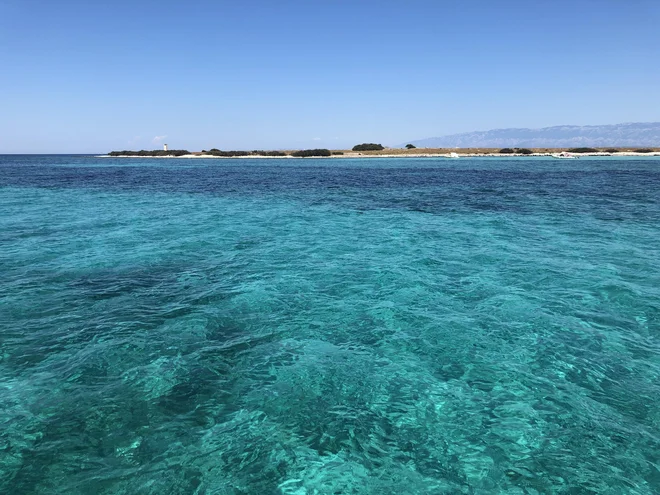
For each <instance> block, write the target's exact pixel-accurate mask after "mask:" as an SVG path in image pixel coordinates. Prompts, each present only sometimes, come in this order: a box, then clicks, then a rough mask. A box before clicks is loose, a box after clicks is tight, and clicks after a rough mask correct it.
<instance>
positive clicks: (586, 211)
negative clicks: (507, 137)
mask: <svg viewBox="0 0 660 495" xmlns="http://www.w3.org/2000/svg"><path fill="white" fill-rule="evenodd" d="M0 209H1V211H2V215H0V247H1V249H0V268H1V270H2V271H1V275H2V277H1V278H0V308H1V317H0V425H1V428H0V493H7V494H12V495H19V494H102V495H111V494H158V495H162V494H219V495H238V494H255V495H257V494H259V495H269V494H272V495H275V494H287V495H305V494H310V495H311V494H332V495H350V494H397V495H401V494H456V493H464V494H499V493H502V494H520V495H525V494H530V495H532V494H567V495H568V494H570V495H577V494H593V495H596V494H598V495H603V494H605V495H609V494H611V495H620V494H623V493H626V494H657V493H660V261H659V260H660V160H659V159H653V158H644V159H632V158H630V159H612V158H609V159H608V158H606V159H583V160H579V161H567V162H564V161H561V160H550V159H548V160H546V159H543V158H535V159H525V158H518V159H514V158H501V159H500V158H493V159H461V160H443V159H373V160H350V159H345V160H297V161H289V160H249V159H246V160H237V161H220V160H218V161H215V160H213V161H207V160H182V159H172V160H158V159H107V158H106V159H101V158H92V157H81V156H0Z"/></svg>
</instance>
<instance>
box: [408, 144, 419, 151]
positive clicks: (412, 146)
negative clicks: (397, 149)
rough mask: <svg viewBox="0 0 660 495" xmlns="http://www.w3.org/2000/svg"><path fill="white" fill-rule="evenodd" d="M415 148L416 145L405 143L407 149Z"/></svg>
mask: <svg viewBox="0 0 660 495" xmlns="http://www.w3.org/2000/svg"><path fill="white" fill-rule="evenodd" d="M415 148H417V146H415V145H414V144H406V149H407V150H414V149H415Z"/></svg>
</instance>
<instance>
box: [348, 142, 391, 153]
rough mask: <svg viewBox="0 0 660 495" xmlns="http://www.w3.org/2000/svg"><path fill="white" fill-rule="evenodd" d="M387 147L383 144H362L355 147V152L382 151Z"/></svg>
mask: <svg viewBox="0 0 660 495" xmlns="http://www.w3.org/2000/svg"><path fill="white" fill-rule="evenodd" d="M384 149H385V147H384V146H383V145H382V144H376V143H362V144H357V145H355V146H353V151H381V150H384Z"/></svg>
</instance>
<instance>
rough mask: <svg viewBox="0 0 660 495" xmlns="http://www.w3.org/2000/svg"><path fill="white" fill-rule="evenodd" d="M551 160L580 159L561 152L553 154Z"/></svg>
mask: <svg viewBox="0 0 660 495" xmlns="http://www.w3.org/2000/svg"><path fill="white" fill-rule="evenodd" d="M552 158H559V159H562V160H577V159H578V158H580V157H579V156H575V155H571V154H570V153H567V152H566V151H562V152H561V153H555V154H554V155H552Z"/></svg>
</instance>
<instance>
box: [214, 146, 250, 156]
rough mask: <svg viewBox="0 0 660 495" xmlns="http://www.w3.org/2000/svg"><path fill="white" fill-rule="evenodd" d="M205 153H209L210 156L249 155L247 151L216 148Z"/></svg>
mask: <svg viewBox="0 0 660 495" xmlns="http://www.w3.org/2000/svg"><path fill="white" fill-rule="evenodd" d="M204 154H205V155H207V156H208V155H210V156H220V157H224V158H232V157H235V156H250V155H251V153H250V152H249V151H220V150H218V149H215V148H214V149H212V150H209V151H207V152H206V153H204Z"/></svg>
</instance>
